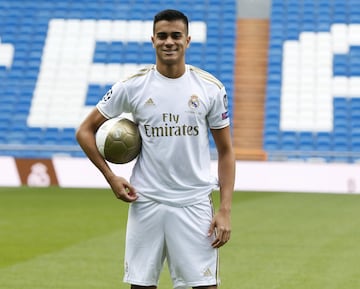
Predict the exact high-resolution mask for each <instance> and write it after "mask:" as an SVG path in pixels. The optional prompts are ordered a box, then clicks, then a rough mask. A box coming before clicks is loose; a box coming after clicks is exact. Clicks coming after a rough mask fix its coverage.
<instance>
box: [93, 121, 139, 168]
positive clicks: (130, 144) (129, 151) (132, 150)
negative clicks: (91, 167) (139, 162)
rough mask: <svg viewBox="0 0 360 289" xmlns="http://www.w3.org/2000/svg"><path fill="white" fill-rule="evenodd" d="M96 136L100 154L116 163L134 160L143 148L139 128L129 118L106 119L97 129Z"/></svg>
mask: <svg viewBox="0 0 360 289" xmlns="http://www.w3.org/2000/svg"><path fill="white" fill-rule="evenodd" d="M95 138H96V146H97V148H98V150H99V152H100V154H101V155H102V156H103V158H104V159H105V160H107V161H109V162H111V163H114V164H125V163H128V162H130V161H132V160H133V159H135V158H136V157H137V156H138V155H139V153H140V150H141V137H140V132H139V128H138V126H137V125H136V124H135V123H134V122H133V121H131V120H130V119H128V118H112V119H109V120H107V121H105V122H104V123H103V124H102V125H101V126H100V127H99V129H98V130H97V132H96V136H95Z"/></svg>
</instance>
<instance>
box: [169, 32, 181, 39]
mask: <svg viewBox="0 0 360 289" xmlns="http://www.w3.org/2000/svg"><path fill="white" fill-rule="evenodd" d="M181 37H182V33H181V32H173V33H171V38H172V39H180V38H181Z"/></svg>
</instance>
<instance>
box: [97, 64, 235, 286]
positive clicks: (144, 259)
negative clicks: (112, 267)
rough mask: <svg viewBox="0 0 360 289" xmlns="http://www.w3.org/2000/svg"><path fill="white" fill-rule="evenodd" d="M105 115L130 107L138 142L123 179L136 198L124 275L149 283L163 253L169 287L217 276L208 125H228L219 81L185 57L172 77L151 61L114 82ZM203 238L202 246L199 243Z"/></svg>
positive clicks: (212, 280) (135, 281) (204, 283)
mask: <svg viewBox="0 0 360 289" xmlns="http://www.w3.org/2000/svg"><path fill="white" fill-rule="evenodd" d="M97 108H98V110H99V111H100V112H101V113H102V114H103V115H104V116H105V117H106V118H113V117H118V116H119V115H120V114H122V113H124V112H125V113H131V114H132V115H133V120H134V121H135V123H137V125H138V127H139V130H140V135H141V138H142V149H141V152H140V154H139V156H138V158H137V160H136V163H135V165H134V168H133V171H132V175H131V178H130V183H131V184H132V185H133V186H134V187H135V189H136V192H137V194H138V195H139V199H138V200H137V201H135V202H134V203H131V204H130V208H129V218H128V226H127V235H126V248H125V276H124V281H125V282H128V283H131V284H136V285H141V286H151V285H156V284H157V281H158V279H159V274H160V271H161V268H162V266H163V262H164V260H165V258H166V259H167V262H168V266H169V271H170V274H171V276H172V279H173V283H174V287H175V288H187V286H191V287H196V286H207V285H214V284H217V282H218V276H217V270H218V268H217V263H218V252H217V249H214V248H212V247H211V243H212V241H213V240H214V238H215V237H214V236H210V237H209V236H207V234H208V230H209V227H210V223H211V220H212V215H213V212H212V205H211V202H210V200H209V195H210V194H211V192H212V191H213V190H214V189H216V188H217V187H218V181H217V177H216V176H212V175H211V170H210V168H211V158H210V149H209V148H210V144H209V128H210V129H221V128H224V127H227V126H229V115H228V104H227V96H226V91H225V88H224V86H223V85H222V83H221V82H219V80H217V79H216V78H215V77H214V76H212V75H211V74H209V73H207V72H205V71H203V70H201V69H199V68H196V67H194V66H190V65H186V71H185V73H184V74H183V75H182V76H181V77H179V78H176V79H171V78H167V77H165V76H163V75H162V74H160V73H159V72H158V71H157V70H156V66H151V67H148V68H144V69H142V70H140V71H139V72H138V73H136V74H134V75H132V76H130V77H129V78H127V79H125V80H123V81H119V82H117V83H115V84H114V85H113V86H112V88H111V89H110V90H109V91H108V92H107V93H106V94H105V95H104V97H103V98H102V100H101V101H99V103H98V104H97ZM204 244H205V246H204Z"/></svg>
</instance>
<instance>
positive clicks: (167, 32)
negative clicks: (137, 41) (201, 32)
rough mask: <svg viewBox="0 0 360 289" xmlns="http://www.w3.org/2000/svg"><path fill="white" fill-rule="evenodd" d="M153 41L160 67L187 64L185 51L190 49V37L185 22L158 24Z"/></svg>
mask: <svg viewBox="0 0 360 289" xmlns="http://www.w3.org/2000/svg"><path fill="white" fill-rule="evenodd" d="M151 40H152V42H153V47H154V48H155V51H156V60H157V64H158V65H176V64H182V63H185V51H186V49H187V48H188V47H189V43H190V36H188V35H187V31H186V26H185V24H184V22H182V21H181V20H176V21H166V20H161V21H159V22H157V23H156V24H155V29H154V35H153V36H152V37H151Z"/></svg>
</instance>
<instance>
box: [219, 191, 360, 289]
mask: <svg viewBox="0 0 360 289" xmlns="http://www.w3.org/2000/svg"><path fill="white" fill-rule="evenodd" d="M242 195H243V201H242V202H241V200H240V202H235V206H234V208H233V213H235V214H236V215H237V218H236V220H234V222H233V234H232V240H231V242H230V243H229V244H228V245H227V246H226V247H224V248H223V250H222V255H224V257H223V258H222V268H224V269H223V270H222V274H221V275H222V277H223V279H224V282H223V283H224V288H235V286H236V284H241V286H240V288H242V289H243V288H254V289H255V288H267V289H269V288H279V289H280V288H281V289H292V288H293V289H304V288H314V289H322V288H338V289H343V288H347V289H356V288H360V279H359V277H358V276H359V273H360V271H359V267H358V265H357V264H358V262H359V260H360V249H359V242H360V235H359V229H358V228H359V225H360V219H359V217H360V210H359V209H360V196H355V195H329V194H290V193H288V194H284V193H245V194H242ZM251 196H254V198H251ZM234 210H238V212H234ZM234 276H236V278H234ZM236 282H238V283H236ZM225 283H226V285H225ZM345 285H346V286H345ZM238 286H239V285H238ZM344 286H345V287H344Z"/></svg>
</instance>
